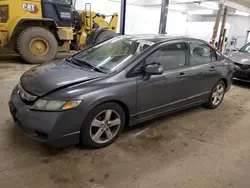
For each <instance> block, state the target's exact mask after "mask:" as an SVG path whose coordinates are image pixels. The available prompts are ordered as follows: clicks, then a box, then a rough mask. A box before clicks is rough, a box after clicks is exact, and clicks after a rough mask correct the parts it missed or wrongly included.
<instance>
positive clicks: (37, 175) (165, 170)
mask: <svg viewBox="0 0 250 188" xmlns="http://www.w3.org/2000/svg"><path fill="white" fill-rule="evenodd" d="M20 62H21V60H20V59H19V57H17V56H9V55H8V56H1V57H0V187H3V188H22V187H23V188H91V187H93V188H126V187H128V188H152V187H157V188H158V187H159V188H166V187H169V188H212V187H216V188H249V187H250V174H249V172H250V136H249V135H250V125H249V124H250V123H249V122H250V121H249V117H250V116H249V115H250V97H249V96H250V95H249V94H250V84H243V83H236V84H235V85H234V86H233V87H232V88H231V90H230V92H229V93H227V95H226V97H225V100H224V102H223V103H222V105H221V106H220V107H219V108H218V109H216V110H207V109H204V108H203V107H196V108H192V109H189V110H185V111H182V112H180V113H175V114H172V115H169V116H165V117H162V118H160V119H157V120H153V121H150V122H146V123H143V124H141V125H138V126H135V127H132V128H128V129H126V130H125V131H124V133H123V134H122V135H121V137H120V138H119V139H118V140H117V141H116V142H115V143H114V144H113V145H111V146H109V147H107V148H104V149H99V150H87V149H86V148H84V147H81V146H72V147H69V148H65V149H60V150H58V149H53V148H50V147H48V146H46V145H43V144H41V143H39V142H36V141H33V140H31V139H29V138H27V137H25V136H24V135H23V134H22V133H20V132H19V131H18V130H17V129H16V127H15V125H14V123H13V121H12V119H11V116H10V113H9V110H8V100H9V97H10V92H11V90H12V88H13V87H14V85H15V84H16V83H17V82H18V80H19V78H20V76H21V74H22V73H23V72H24V71H25V70H27V69H29V68H30V67H32V66H31V65H27V64H21V63H20Z"/></svg>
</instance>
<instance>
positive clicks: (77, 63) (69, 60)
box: [65, 57, 82, 68]
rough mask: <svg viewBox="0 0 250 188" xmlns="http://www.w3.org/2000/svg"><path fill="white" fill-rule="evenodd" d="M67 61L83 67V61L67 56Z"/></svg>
mask: <svg viewBox="0 0 250 188" xmlns="http://www.w3.org/2000/svg"><path fill="white" fill-rule="evenodd" d="M65 61H67V62H71V63H73V64H74V65H77V66H78V67H80V68H82V65H81V63H79V62H77V61H75V60H74V59H73V58H72V57H67V58H65Z"/></svg>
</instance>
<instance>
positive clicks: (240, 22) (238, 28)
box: [188, 16, 250, 48]
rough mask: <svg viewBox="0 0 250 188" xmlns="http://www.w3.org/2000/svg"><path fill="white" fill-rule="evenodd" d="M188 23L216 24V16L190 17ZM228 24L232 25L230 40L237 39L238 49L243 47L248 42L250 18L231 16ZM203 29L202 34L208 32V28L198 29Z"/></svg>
mask: <svg viewBox="0 0 250 188" xmlns="http://www.w3.org/2000/svg"><path fill="white" fill-rule="evenodd" d="M188 22H200V23H207V22H213V23H214V22H215V17H214V16H188ZM227 24H228V25H230V29H228V33H227V36H228V39H229V40H230V39H231V38H232V37H236V38H237V42H238V44H237V48H240V47H242V46H243V45H244V44H245V42H246V37H247V31H248V30H250V17H244V16H229V17H228V19H227ZM198 28H199V29H201V30H200V31H201V32H207V31H206V28H204V27H203V28H200V27H197V29H198Z"/></svg>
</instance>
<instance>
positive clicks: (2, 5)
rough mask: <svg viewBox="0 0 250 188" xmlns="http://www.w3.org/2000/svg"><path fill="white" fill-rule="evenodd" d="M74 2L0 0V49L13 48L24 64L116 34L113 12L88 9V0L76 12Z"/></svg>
mask: <svg viewBox="0 0 250 188" xmlns="http://www.w3.org/2000/svg"><path fill="white" fill-rule="evenodd" d="M75 1H76V0H0V48H1V47H7V48H11V49H14V50H15V51H16V52H17V53H18V54H19V55H20V56H21V57H22V58H23V59H24V60H25V61H26V62H28V63H44V62H49V61H51V60H53V59H54V58H55V57H56V55H57V53H58V52H69V51H70V50H83V49H84V48H86V47H88V46H91V45H93V44H95V43H99V42H102V41H105V40H108V39H110V38H113V37H115V36H117V34H116V29H117V22H118V14H117V13H114V14H113V15H110V16H105V15H102V14H98V13H95V12H92V11H91V4H89V3H86V4H85V7H84V8H85V9H84V10H82V11H77V10H75V8H74V7H75ZM108 18H109V21H107V19H108Z"/></svg>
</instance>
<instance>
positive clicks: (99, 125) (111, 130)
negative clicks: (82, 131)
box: [90, 109, 121, 144]
mask: <svg viewBox="0 0 250 188" xmlns="http://www.w3.org/2000/svg"><path fill="white" fill-rule="evenodd" d="M120 126H121V118H120V115H119V114H118V113H117V112H116V111H115V110H111V109H109V110H105V111H102V112H101V113H99V114H98V115H97V116H96V117H95V118H94V120H93V121H92V123H91V126H90V136H91V139H92V140H93V141H94V142H96V143H98V144H104V143H107V142H109V141H110V140H112V139H113V138H114V137H115V136H116V135H117V133H118V132H119V129H120Z"/></svg>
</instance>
